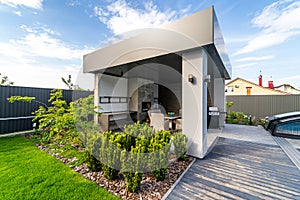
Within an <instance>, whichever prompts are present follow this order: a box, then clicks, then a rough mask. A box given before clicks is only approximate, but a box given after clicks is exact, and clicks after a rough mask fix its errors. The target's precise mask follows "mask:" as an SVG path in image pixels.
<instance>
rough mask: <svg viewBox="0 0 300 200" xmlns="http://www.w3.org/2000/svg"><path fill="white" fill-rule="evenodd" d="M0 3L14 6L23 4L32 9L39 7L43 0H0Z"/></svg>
mask: <svg viewBox="0 0 300 200" xmlns="http://www.w3.org/2000/svg"><path fill="white" fill-rule="evenodd" d="M0 3H1V4H5V5H7V6H10V7H13V8H16V7H17V6H25V7H29V8H34V9H41V8H42V4H43V0H0Z"/></svg>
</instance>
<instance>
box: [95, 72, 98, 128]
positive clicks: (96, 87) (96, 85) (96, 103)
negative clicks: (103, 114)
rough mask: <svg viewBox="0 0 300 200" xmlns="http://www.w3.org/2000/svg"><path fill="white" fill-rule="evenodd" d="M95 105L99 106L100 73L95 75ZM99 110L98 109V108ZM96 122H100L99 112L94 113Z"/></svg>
mask: <svg viewBox="0 0 300 200" xmlns="http://www.w3.org/2000/svg"><path fill="white" fill-rule="evenodd" d="M94 88H95V89H94V106H95V107H98V106H99V74H98V73H96V74H95V75H94ZM97 111H98V109H97ZM94 123H95V124H99V116H98V115H97V114H95V115H94Z"/></svg>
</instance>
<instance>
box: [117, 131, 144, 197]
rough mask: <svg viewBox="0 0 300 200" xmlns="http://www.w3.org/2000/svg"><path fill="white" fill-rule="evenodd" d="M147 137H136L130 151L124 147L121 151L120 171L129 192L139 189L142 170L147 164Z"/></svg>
mask: <svg viewBox="0 0 300 200" xmlns="http://www.w3.org/2000/svg"><path fill="white" fill-rule="evenodd" d="M148 143H149V142H148V138H146V137H145V136H142V137H140V138H136V144H135V147H132V148H131V151H130V153H128V151H126V150H125V149H124V150H123V151H122V153H121V161H122V173H123V176H124V178H125V180H126V189H127V190H128V191H130V192H136V191H138V190H139V188H140V185H141V181H142V178H143V173H142V172H143V171H144V169H145V165H146V164H147V154H145V153H146V152H147V144H148Z"/></svg>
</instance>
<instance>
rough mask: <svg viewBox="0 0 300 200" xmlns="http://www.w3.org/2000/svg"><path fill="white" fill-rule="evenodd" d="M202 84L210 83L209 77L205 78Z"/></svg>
mask: <svg viewBox="0 0 300 200" xmlns="http://www.w3.org/2000/svg"><path fill="white" fill-rule="evenodd" d="M204 82H206V83H210V75H206V76H205V79H204Z"/></svg>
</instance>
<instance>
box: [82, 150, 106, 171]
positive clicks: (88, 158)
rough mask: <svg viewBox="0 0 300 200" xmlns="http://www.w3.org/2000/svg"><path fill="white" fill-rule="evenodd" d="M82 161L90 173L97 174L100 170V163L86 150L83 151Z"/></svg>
mask: <svg viewBox="0 0 300 200" xmlns="http://www.w3.org/2000/svg"><path fill="white" fill-rule="evenodd" d="M84 160H85V162H86V165H87V167H88V169H89V170H90V171H92V172H98V171H100V170H101V169H102V165H101V162H100V161H99V160H97V159H96V158H95V157H94V156H93V155H91V154H90V152H89V151H88V150H85V152H84Z"/></svg>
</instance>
